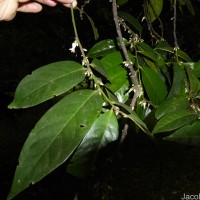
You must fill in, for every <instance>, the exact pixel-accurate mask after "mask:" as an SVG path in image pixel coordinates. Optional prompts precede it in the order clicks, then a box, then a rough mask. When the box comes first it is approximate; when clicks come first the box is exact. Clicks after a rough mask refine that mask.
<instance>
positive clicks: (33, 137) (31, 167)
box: [8, 90, 103, 199]
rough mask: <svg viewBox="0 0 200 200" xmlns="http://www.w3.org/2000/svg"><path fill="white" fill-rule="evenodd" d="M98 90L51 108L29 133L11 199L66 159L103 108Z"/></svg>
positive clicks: (84, 93) (21, 155)
mask: <svg viewBox="0 0 200 200" xmlns="http://www.w3.org/2000/svg"><path fill="white" fill-rule="evenodd" d="M102 103H103V100H102V97H101V96H100V95H99V92H98V91H93V90H80V91H76V92H74V93H72V94H70V95H68V96H66V97H64V98H63V99H62V100H61V101H59V102H58V103H57V104H56V105H55V106H53V107H52V108H51V109H49V110H48V111H47V112H46V113H45V114H44V116H43V117H42V118H41V119H40V121H39V122H38V123H37V124H36V126H35V128H34V129H33V130H32V131H31V133H30V134H29V136H28V138H27V140H26V142H25V144H24V146H23V149H22V151H21V154H20V157H19V165H18V166H17V168H16V172H15V177H14V180H13V184H12V188H11V191H10V194H9V197H8V199H11V198H13V197H14V196H16V195H17V194H18V193H20V192H21V191H22V190H24V189H25V188H27V187H28V186H29V185H30V184H34V183H36V182H38V181H39V180H41V179H42V178H43V177H45V176H46V175H47V174H49V173H50V172H51V171H53V170H54V169H55V168H57V167H58V166H59V165H61V164H62V163H63V162H65V161H66V160H67V159H68V158H69V156H70V155H72V153H73V152H74V150H75V149H76V148H77V146H78V145H79V144H80V142H81V141H82V139H83V138H84V137H85V135H86V134H87V133H88V131H89V130H90V129H91V127H92V125H93V123H94V122H95V120H96V118H97V117H98V116H99V114H100V112H101V109H102Z"/></svg>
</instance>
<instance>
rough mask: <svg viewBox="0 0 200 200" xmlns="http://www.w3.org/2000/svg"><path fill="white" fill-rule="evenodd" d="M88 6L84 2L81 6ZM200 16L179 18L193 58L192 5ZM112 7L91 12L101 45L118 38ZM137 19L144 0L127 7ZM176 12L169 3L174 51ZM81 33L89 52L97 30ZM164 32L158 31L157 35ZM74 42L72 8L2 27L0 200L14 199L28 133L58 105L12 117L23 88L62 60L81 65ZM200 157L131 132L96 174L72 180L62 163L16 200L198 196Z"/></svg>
mask: <svg viewBox="0 0 200 200" xmlns="http://www.w3.org/2000/svg"><path fill="white" fill-rule="evenodd" d="M82 2H83V1H79V4H80V5H81V3H82ZM193 2H194V4H193V5H194V7H195V9H196V16H191V14H190V13H189V12H188V10H187V8H183V11H184V12H183V15H182V14H181V13H180V12H178V21H177V35H178V42H179V44H180V47H181V48H182V49H183V50H185V51H186V52H187V53H188V54H189V55H190V57H191V58H192V59H194V60H195V61H197V60H198V59H199V58H200V40H199V38H200V28H199V27H200V20H199V17H200V12H199V11H200V10H199V8H200V6H199V4H200V3H199V2H198V1H193ZM110 6H111V4H110V3H109V2H108V1H107V0H91V3H90V4H89V5H88V6H86V8H85V11H86V12H87V13H88V14H89V15H90V16H91V17H92V18H93V20H94V22H95V25H96V27H97V28H98V30H99V35H100V39H101V40H102V39H108V38H113V36H116V33H115V27H114V24H113V17H112V13H111V10H110ZM122 10H126V11H128V12H130V13H131V14H132V15H133V16H135V17H138V18H139V19H140V20H141V18H142V5H141V1H140V0H137V1H131V0H130V2H129V4H127V5H125V6H123V7H122ZM172 16H173V12H172V10H171V9H170V5H168V4H166V3H165V7H164V10H163V13H162V15H161V19H162V20H163V24H164V37H165V38H166V40H167V41H168V42H169V43H170V44H171V45H173V34H172V31H173V30H172V21H171V20H170V19H171V18H172ZM76 18H77V27H78V32H79V35H80V39H81V42H82V43H83V46H84V48H86V49H89V48H90V47H91V46H92V45H93V44H94V43H95V40H94V39H93V33H92V29H91V26H90V24H89V22H88V20H87V19H86V18H84V19H83V20H80V17H79V13H78V12H77V13H76ZM142 25H143V28H144V32H145V34H144V35H143V38H144V39H145V41H146V42H151V40H150V37H149V34H148V31H147V27H146V24H145V23H144V22H143V23H142ZM158 31H159V30H158ZM73 40H74V33H73V29H72V24H71V17H70V9H67V8H64V7H62V6H57V7H56V8H47V7H44V9H43V11H42V12H41V13H39V14H23V13H18V14H17V16H16V18H15V19H14V20H12V21H11V22H0V199H2V200H4V199H6V196H7V195H8V193H9V190H10V187H11V183H12V179H13V176H14V171H15V167H16V165H17V162H18V161H17V160H18V156H19V153H20V150H21V148H22V146H23V144H24V141H25V140H26V138H27V136H28V133H29V132H30V130H31V129H32V128H33V127H34V125H35V123H36V122H37V121H38V119H40V117H41V116H42V115H43V114H44V112H45V111H46V110H47V109H48V108H49V107H50V106H51V105H53V103H54V100H51V101H49V102H47V103H43V104H41V105H39V106H36V107H33V108H29V109H24V110H23V109H20V110H9V109H7V105H8V104H9V103H10V102H11V101H12V99H13V95H14V91H15V89H16V87H17V85H18V83H19V81H20V80H21V79H22V78H23V77H24V76H26V75H27V74H30V73H31V72H32V71H33V70H34V69H36V68H38V67H40V66H43V65H45V64H48V63H52V62H55V61H60V60H77V61H79V58H80V55H79V54H71V53H70V51H69V48H71V44H72V42H73ZM199 155H200V151H199V148H198V147H188V146H184V145H180V144H177V143H170V142H165V141H159V142H157V143H156V144H152V142H151V141H149V140H148V138H146V137H145V136H143V135H134V133H129V136H128V137H127V139H126V140H125V143H124V144H123V145H122V146H121V147H120V151H117V152H116V146H115V145H110V146H108V147H107V148H106V149H103V150H102V151H101V152H100V154H99V158H98V159H97V163H96V166H95V168H94V169H92V171H91V174H89V175H88V177H86V178H85V179H78V178H75V177H72V176H71V175H69V174H67V173H66V164H63V165H62V166H60V167H59V168H58V169H56V170H55V171H54V172H52V173H51V174H50V175H48V176H47V177H45V178H44V179H43V180H42V181H40V182H38V183H37V184H35V185H33V186H31V187H29V188H28V189H27V190H25V191H23V192H22V193H21V194H20V195H18V196H17V197H16V198H15V199H16V200H43V199H45V200H51V199H52V200H53V199H59V200H72V199H74V198H75V194H77V196H78V199H81V200H82V199H83V200H89V199H94V200H96V199H99V200H100V199H106V200H107V199H108V200H112V199H114V200H126V199H135V200H140V199H141V200H151V199H152V200H156V199H157V200H176V199H180V197H181V196H182V195H183V193H188V194H198V193H199V192H200V179H199V178H200V172H199V167H200V161H199Z"/></svg>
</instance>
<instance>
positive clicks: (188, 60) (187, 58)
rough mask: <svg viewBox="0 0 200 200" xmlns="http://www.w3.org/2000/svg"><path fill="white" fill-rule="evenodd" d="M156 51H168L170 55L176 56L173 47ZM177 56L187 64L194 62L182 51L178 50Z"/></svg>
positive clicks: (160, 48)
mask: <svg viewBox="0 0 200 200" xmlns="http://www.w3.org/2000/svg"><path fill="white" fill-rule="evenodd" d="M155 50H163V51H167V52H169V53H172V54H174V48H172V47H164V46H163V47H156V48H155ZM177 56H178V57H180V58H182V59H183V60H185V61H187V62H192V59H191V58H190V57H189V56H188V55H187V54H186V53H185V52H184V51H182V50H180V49H178V50H177Z"/></svg>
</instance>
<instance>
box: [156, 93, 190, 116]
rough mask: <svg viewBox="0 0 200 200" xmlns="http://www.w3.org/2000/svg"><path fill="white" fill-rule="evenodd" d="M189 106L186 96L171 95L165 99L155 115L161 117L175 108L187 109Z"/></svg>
mask: <svg viewBox="0 0 200 200" xmlns="http://www.w3.org/2000/svg"><path fill="white" fill-rule="evenodd" d="M187 106H188V100H187V98H186V97H184V96H175V97H169V98H167V99H166V100H165V101H163V102H162V103H161V104H160V105H159V106H158V108H157V109H156V112H155V117H156V118H157V119H160V118H161V117H163V116H164V115H167V114H169V113H171V112H174V111H175V110H185V109H186V108H187Z"/></svg>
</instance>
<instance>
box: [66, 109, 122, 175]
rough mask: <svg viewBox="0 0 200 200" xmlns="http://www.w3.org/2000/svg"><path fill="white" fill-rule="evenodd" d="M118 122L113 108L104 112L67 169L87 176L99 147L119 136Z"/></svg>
mask: <svg viewBox="0 0 200 200" xmlns="http://www.w3.org/2000/svg"><path fill="white" fill-rule="evenodd" d="M118 135H119V133H118V122H117V118H116V116H115V114H114V112H113V111H112V110H110V111H108V112H106V113H104V114H102V115H101V116H100V117H99V118H97V120H96V121H95V123H94V124H93V126H92V127H91V129H90V130H89V132H88V133H87V135H86V136H85V138H84V139H83V140H82V142H81V144H80V145H79V147H78V149H77V150H76V152H75V154H74V156H73V158H72V160H71V163H70V164H69V166H68V167H67V171H68V172H69V173H71V174H73V175H75V176H80V177H82V176H85V175H86V174H87V173H88V171H89V170H90V169H91V166H92V164H93V161H94V158H95V157H96V154H97V153H98V151H99V149H100V148H102V147H105V146H106V145H107V144H109V143H110V142H112V141H115V140H116V139H117V138H118Z"/></svg>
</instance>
